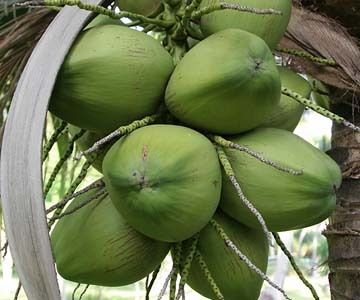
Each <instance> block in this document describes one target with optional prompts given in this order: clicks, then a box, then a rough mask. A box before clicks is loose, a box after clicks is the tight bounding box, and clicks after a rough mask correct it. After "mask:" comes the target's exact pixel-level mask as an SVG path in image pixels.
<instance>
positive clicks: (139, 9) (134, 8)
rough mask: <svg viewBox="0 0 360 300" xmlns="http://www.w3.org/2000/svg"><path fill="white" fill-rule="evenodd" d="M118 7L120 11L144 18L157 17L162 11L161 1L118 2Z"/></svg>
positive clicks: (121, 0) (125, 0) (122, 0)
mask: <svg viewBox="0 0 360 300" xmlns="http://www.w3.org/2000/svg"><path fill="white" fill-rule="evenodd" d="M116 5H117V6H118V7H119V8H120V10H124V11H128V12H132V13H135V14H141V15H143V16H155V15H157V14H158V13H159V12H160V11H161V10H162V3H161V0H116Z"/></svg>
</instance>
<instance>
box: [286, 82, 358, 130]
mask: <svg viewBox="0 0 360 300" xmlns="http://www.w3.org/2000/svg"><path fill="white" fill-rule="evenodd" d="M281 92H282V93H283V94H284V95H286V96H288V97H290V98H292V99H294V100H296V101H297V102H299V103H301V104H303V105H305V106H306V107H308V108H310V109H312V110H313V111H316V112H317V113H319V114H321V115H323V116H324V117H326V118H329V119H331V120H333V121H334V122H336V123H338V124H342V125H344V126H345V127H348V128H350V129H352V130H353V131H356V132H360V127H358V126H356V125H354V124H353V123H351V122H349V121H347V120H346V119H345V118H343V117H340V116H338V115H337V114H334V113H333V112H331V111H328V110H327V109H325V108H323V107H321V106H319V105H317V104H315V103H313V102H312V101H311V100H309V99H306V98H304V97H302V96H301V95H300V94H298V93H296V92H294V91H291V90H290V89H288V88H286V87H283V88H282V89H281Z"/></svg>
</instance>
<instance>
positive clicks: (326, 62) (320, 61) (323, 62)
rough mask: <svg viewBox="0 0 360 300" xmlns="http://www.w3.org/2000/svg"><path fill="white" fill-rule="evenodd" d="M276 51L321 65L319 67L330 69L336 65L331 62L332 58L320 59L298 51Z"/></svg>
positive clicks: (287, 49)
mask: <svg viewBox="0 0 360 300" xmlns="http://www.w3.org/2000/svg"><path fill="white" fill-rule="evenodd" d="M276 51H278V52H281V53H286V54H289V55H293V56H298V57H303V58H306V59H308V60H310V61H312V62H315V63H318V64H321V65H327V66H332V67H335V66H337V65H338V64H337V63H336V61H335V60H333V59H332V58H322V57H318V56H314V55H312V54H310V53H309V52H306V51H302V50H298V49H290V48H277V49H276Z"/></svg>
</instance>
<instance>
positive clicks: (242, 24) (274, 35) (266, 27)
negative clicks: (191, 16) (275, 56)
mask: <svg viewBox="0 0 360 300" xmlns="http://www.w3.org/2000/svg"><path fill="white" fill-rule="evenodd" d="M220 2H222V1H221V0H203V1H201V5H200V8H204V7H208V6H212V5H219V4H220ZM226 3H229V4H235V5H240V6H247V7H251V8H258V9H268V8H272V9H274V10H277V11H280V12H281V13H282V14H281V15H279V14H268V15H264V14H256V13H246V12H238V11H234V10H230V9H227V10H221V11H215V12H212V13H210V14H207V15H205V16H202V17H201V23H200V26H201V30H202V32H203V33H204V34H205V35H206V36H209V35H211V34H214V33H216V32H219V31H221V30H224V29H227V28H238V29H242V30H246V31H249V32H251V33H253V34H256V35H257V36H259V37H261V38H262V39H263V40H264V41H265V42H266V43H267V44H268V46H269V47H270V48H271V49H274V48H275V47H276V46H277V44H278V43H279V41H280V39H281V38H282V36H283V35H284V33H285V31H286V28H287V26H288V23H289V20H290V16H291V7H292V1H291V0H272V1H269V0H229V1H226Z"/></svg>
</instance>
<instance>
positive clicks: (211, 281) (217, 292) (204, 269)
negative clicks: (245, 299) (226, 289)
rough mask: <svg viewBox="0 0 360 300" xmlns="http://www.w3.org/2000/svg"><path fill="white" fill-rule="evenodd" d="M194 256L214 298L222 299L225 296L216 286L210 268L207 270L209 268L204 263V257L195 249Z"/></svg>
mask: <svg viewBox="0 0 360 300" xmlns="http://www.w3.org/2000/svg"><path fill="white" fill-rule="evenodd" d="M195 258H196V260H197V261H198V263H199V266H200V269H201V271H202V272H203V274H204V276H205V278H206V280H207V281H208V283H209V284H210V286H211V289H212V291H213V292H214V294H215V295H216V298H217V299H218V300H224V299H225V298H224V296H223V294H222V293H221V291H220V289H219V287H218V286H217V284H216V282H215V279H214V278H213V276H212V275H211V272H210V270H209V268H208V266H207V264H206V262H205V260H204V258H203V257H202V255H201V253H200V251H199V250H197V251H196V253H195Z"/></svg>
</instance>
